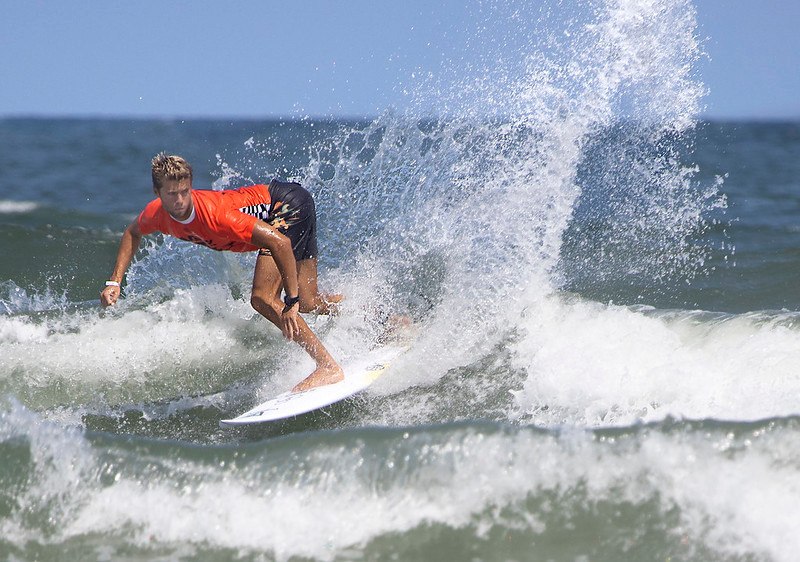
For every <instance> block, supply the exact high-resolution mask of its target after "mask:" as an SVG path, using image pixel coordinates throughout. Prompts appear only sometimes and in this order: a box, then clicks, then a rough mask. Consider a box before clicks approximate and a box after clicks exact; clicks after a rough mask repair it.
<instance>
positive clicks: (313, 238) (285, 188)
mask: <svg viewBox="0 0 800 562" xmlns="http://www.w3.org/2000/svg"><path fill="white" fill-rule="evenodd" d="M269 197H270V207H269V216H268V217H267V220H266V221H265V222H266V223H267V224H269V225H270V226H272V227H274V228H276V229H277V230H278V232H280V233H281V234H284V235H285V236H287V237H288V238H289V240H290V241H291V242H292V253H293V254H294V259H295V260H297V261H300V260H307V259H311V258H316V257H317V211H316V208H315V207H314V198H313V197H311V194H310V193H309V192H308V191H306V190H305V189H304V188H303V186H301V185H300V184H299V183H287V182H280V181H278V180H272V182H271V183H270V184H269ZM258 255H259V256H261V255H264V256H271V255H272V254H271V252H270V251H269V250H266V249H262V250H259V252H258Z"/></svg>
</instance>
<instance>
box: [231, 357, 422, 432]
mask: <svg viewBox="0 0 800 562" xmlns="http://www.w3.org/2000/svg"><path fill="white" fill-rule="evenodd" d="M408 347H409V346H407V345H402V346H386V347H379V348H377V349H373V350H372V351H370V352H369V353H367V354H366V355H363V356H361V357H358V358H354V359H353V361H351V362H348V363H345V364H344V366H343V369H344V380H343V381H340V382H337V383H334V384H327V385H324V386H318V387H316V388H312V389H310V390H304V391H302V392H291V391H290V392H284V393H283V394H279V395H277V396H275V397H274V398H270V399H269V400H267V401H266V402H263V403H262V404H259V405H258V406H256V407H255V408H253V409H252V410H249V411H247V412H245V413H244V414H242V415H241V416H238V417H236V418H233V419H230V420H221V421H220V422H219V424H220V426H221V427H231V426H236V425H246V424H253V423H262V422H268V421H275V420H281V419H285V418H291V417H293V416H299V415H300V414H305V413H307V412H311V411H313V410H317V409H319V408H323V407H325V406H330V405H331V404H334V403H336V402H339V401H340V400H344V399H345V398H349V397H350V396H353V395H354V394H356V393H358V392H361V391H362V390H364V389H365V388H367V387H368V386H369V385H371V384H372V383H373V382H374V381H375V380H376V379H377V378H378V377H379V376H380V375H381V374H382V373H383V372H384V371H386V369H388V368H389V365H391V364H392V361H394V360H395V359H397V358H398V357H399V356H400V355H402V354H403V353H404V352H405V351H406V350H408Z"/></svg>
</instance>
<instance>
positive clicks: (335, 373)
mask: <svg viewBox="0 0 800 562" xmlns="http://www.w3.org/2000/svg"><path fill="white" fill-rule="evenodd" d="M343 380H344V371H342V368H341V367H339V366H338V365H325V366H321V367H317V369H316V370H315V371H314V372H313V373H311V374H310V375H308V376H307V377H306V378H304V379H303V380H302V381H300V382H299V383H297V385H296V386H295V387H294V388H293V389H292V392H302V391H304V390H311V389H312V388H316V387H318V386H325V385H326V384H333V383H336V382H340V381H343Z"/></svg>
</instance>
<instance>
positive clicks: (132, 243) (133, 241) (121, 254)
mask: <svg viewBox="0 0 800 562" xmlns="http://www.w3.org/2000/svg"><path fill="white" fill-rule="evenodd" d="M141 241H142V233H141V231H140V230H139V220H138V218H137V219H134V221H133V222H132V223H131V224H129V225H128V228H126V229H125V232H124V233H123V234H122V240H121V241H120V243H119V250H118V251H117V262H116V264H115V265H114V271H113V273H112V274H111V277H109V282H111V283H116V284H113V285H107V286H106V288H105V289H103V291H102V292H101V293H100V304H101V305H103V306H109V305H112V304H114V303H115V302H117V299H118V298H119V294H120V292H121V289H120V286H119V284H121V283H122V277H123V276H124V275H125V272H126V271H127V270H128V266H129V265H130V264H131V260H133V256H134V255H136V251H137V250H138V249H139V244H140V243H141Z"/></svg>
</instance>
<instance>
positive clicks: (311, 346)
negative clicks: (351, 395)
mask: <svg viewBox="0 0 800 562" xmlns="http://www.w3.org/2000/svg"><path fill="white" fill-rule="evenodd" d="M281 290H282V281H281V274H280V272H279V271H278V266H277V265H275V260H274V259H272V256H269V255H264V254H260V255H259V256H258V260H257V261H256V270H255V273H254V274H253V292H252V294H251V296H250V304H251V305H252V306H253V308H254V309H256V311H257V312H258V313H259V314H261V315H262V316H263V317H264V318H266V319H267V320H269V321H270V322H272V323H273V324H274V325H275V326H277V327H278V329H280V327H281V313H282V311H283V306H284V305H283V301H282V300H281ZM297 325H298V328H299V330H300V331H299V333H298V335H297V336H295V341H296V342H297V343H299V344H300V346H301V347H302V348H303V349H305V350H306V352H307V353H308V354H309V355H310V356H311V358H312V359H313V360H314V362H315V363H316V364H317V368H316V369H315V370H314V372H313V373H311V374H310V375H309V376H308V377H307V378H306V379H304V380H303V381H302V382H300V383H299V384H298V385H297V386H295V387H294V388H293V389H292V390H293V391H295V392H296V391H298V390H308V389H309V388H314V387H315V386H322V385H325V384H331V383H335V382H339V381H340V380H342V379H343V378H344V374H343V373H342V369H341V367H339V365H338V364H337V363H336V361H335V360H334V359H333V357H332V356H331V354H330V353H328V350H327V349H325V346H323V345H322V342H320V341H319V338H317V336H316V335H314V332H312V331H311V328H309V327H308V324H306V321H305V320H303V318H302V317H298V318H297Z"/></svg>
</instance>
